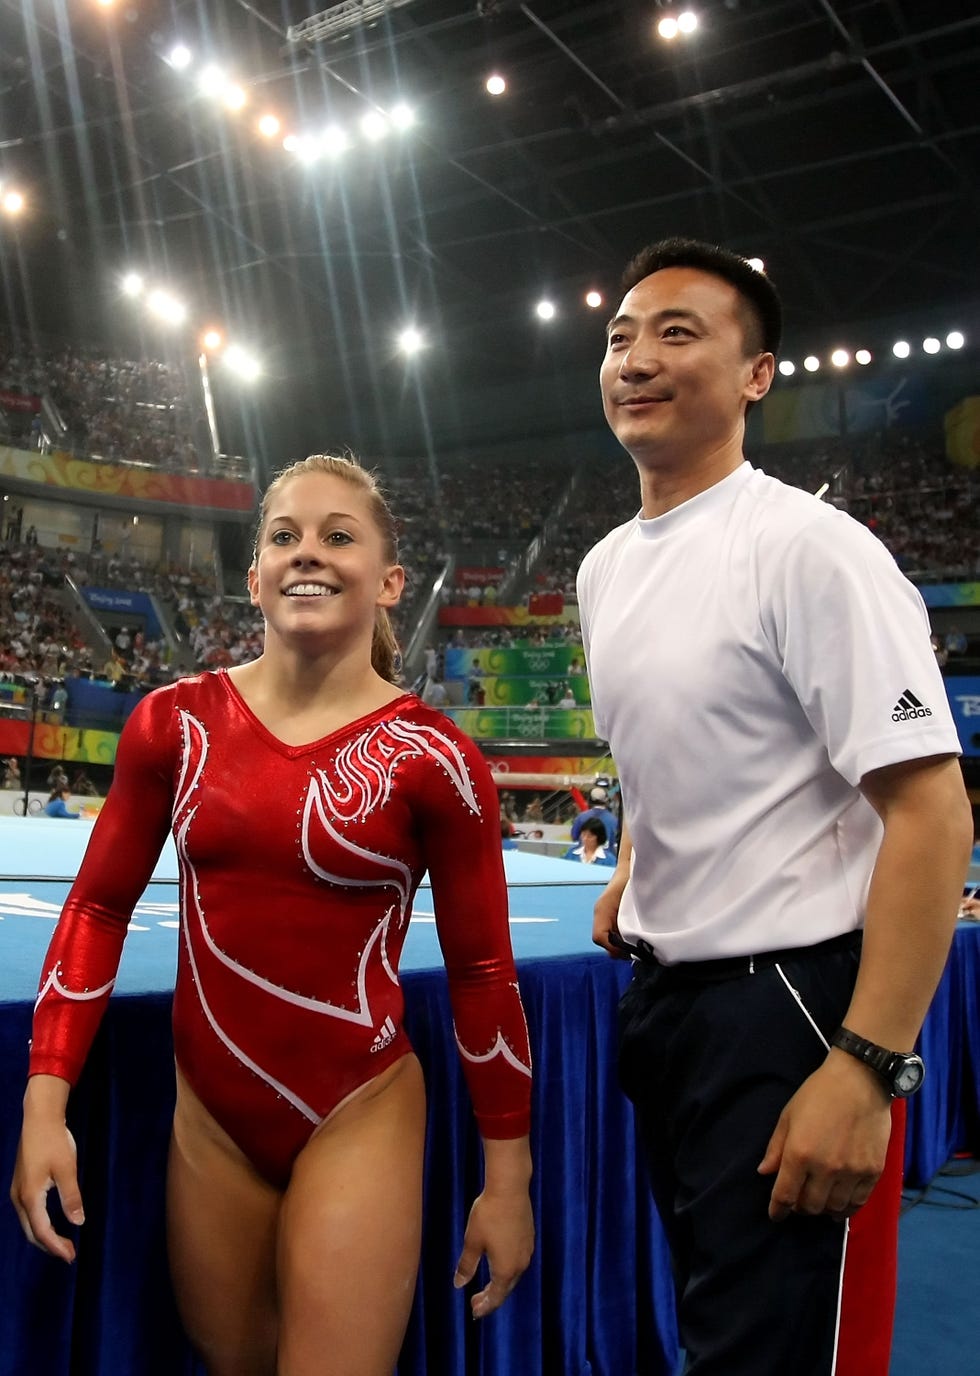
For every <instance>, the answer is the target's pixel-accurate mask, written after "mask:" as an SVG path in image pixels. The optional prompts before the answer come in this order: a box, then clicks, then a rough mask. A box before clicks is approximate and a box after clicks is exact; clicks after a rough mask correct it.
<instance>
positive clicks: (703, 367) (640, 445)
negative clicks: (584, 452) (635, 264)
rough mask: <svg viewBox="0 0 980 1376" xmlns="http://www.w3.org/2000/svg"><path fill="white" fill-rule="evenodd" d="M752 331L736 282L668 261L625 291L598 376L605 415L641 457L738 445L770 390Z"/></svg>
mask: <svg viewBox="0 0 980 1376" xmlns="http://www.w3.org/2000/svg"><path fill="white" fill-rule="evenodd" d="M755 334H756V330H755V328H754V321H753V318H752V314H751V311H750V309H749V307H748V306H747V304H746V303H745V301H744V300H743V298H742V296H741V295H740V293H739V292H738V291H737V290H736V288H735V287H734V286H732V285H731V283H729V282H726V281H725V280H724V279H723V278H720V277H716V276H714V274H712V273H708V272H704V271H702V270H701V269H698V268H685V267H671V268H664V269H662V270H661V271H659V272H655V273H652V274H651V275H650V276H649V277H645V278H644V279H643V280H642V281H641V282H638V283H637V285H636V286H635V287H634V288H633V289H632V291H629V292H627V294H626V296H625V297H624V298H623V302H622V305H621V306H620V308H619V311H618V312H617V315H616V317H615V319H614V320H612V321H611V322H610V325H609V330H608V338H607V346H606V354H605V357H604V359H603V362H602V367H601V369H600V373H599V382H600V387H601V390H602V404H603V410H604V411H605V415H606V420H607V421H608V422H609V426H610V428H611V429H612V431H613V434H614V435H615V436H616V438H617V439H618V440H619V442H620V444H621V445H622V446H623V447H624V449H626V450H627V451H628V452H629V453H630V454H631V455H632V457H633V458H634V459H635V460H636V462H637V463H638V464H640V465H641V466H642V465H644V464H645V463H649V464H651V465H653V466H656V465H658V464H663V463H670V464H671V465H673V466H677V465H683V464H684V463H685V461H687V462H698V461H700V460H701V459H703V457H704V456H705V455H706V454H710V453H712V452H714V451H716V450H722V449H725V448H726V447H731V446H736V447H737V449H738V451H739V452H740V451H741V443H742V435H743V431H744V418H745V407H746V404H747V403H748V402H751V401H758V400H760V399H761V397H763V396H764V395H765V394H766V392H767V391H768V390H769V385H770V383H771V381H772V375H773V366H774V360H773V356H772V354H770V353H764V352H762V351H761V350H759V351H755V348H754V346H755V343H756V340H755Z"/></svg>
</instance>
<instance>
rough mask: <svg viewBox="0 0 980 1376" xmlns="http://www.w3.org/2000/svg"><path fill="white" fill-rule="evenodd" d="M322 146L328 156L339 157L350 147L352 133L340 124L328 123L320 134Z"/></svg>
mask: <svg viewBox="0 0 980 1376" xmlns="http://www.w3.org/2000/svg"><path fill="white" fill-rule="evenodd" d="M320 147H321V148H322V149H323V151H324V153H326V154H327V156H328V157H330V158H336V157H339V156H340V154H341V153H346V151H347V149H348V148H349V147H350V135H349V134H348V133H347V131H346V130H345V129H341V127H340V125H339V124H328V125H327V127H326V129H324V131H323V133H322V134H321V135H320Z"/></svg>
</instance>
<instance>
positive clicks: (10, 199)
mask: <svg viewBox="0 0 980 1376" xmlns="http://www.w3.org/2000/svg"><path fill="white" fill-rule="evenodd" d="M0 205H2V206H3V209H4V214H6V215H19V214H20V213H21V211H22V210H23V209H24V207H25V206H26V205H27V201H26V199H25V197H24V196H23V194H22V193H21V192H20V191H5V192H4V193H3V200H2V201H0Z"/></svg>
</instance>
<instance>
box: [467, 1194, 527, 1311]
mask: <svg viewBox="0 0 980 1376" xmlns="http://www.w3.org/2000/svg"><path fill="white" fill-rule="evenodd" d="M533 1252H534V1217H533V1215H532V1213H531V1200H530V1197H529V1196H528V1192H527V1190H526V1189H521V1188H519V1187H518V1188H515V1189H506V1190H498V1191H492V1190H491V1188H489V1187H488V1188H487V1189H485V1190H484V1191H483V1193H482V1194H481V1195H479V1196H478V1197H477V1199H476V1200H475V1201H474V1203H473V1207H472V1209H471V1210H470V1216H469V1221H468V1222H467V1225H466V1235H465V1236H464V1238H463V1250H462V1252H461V1253H460V1258H459V1261H458V1262H457V1264H456V1276H455V1278H454V1280H453V1284H454V1285H455V1286H456V1288H457V1290H459V1289H461V1288H462V1287H463V1286H464V1285H466V1284H468V1283H469V1282H470V1281H471V1280H472V1279H473V1277H474V1276H475V1275H476V1268H477V1267H478V1266H479V1264H480V1258H481V1257H483V1256H485V1257H486V1259H487V1265H488V1267H489V1270H490V1282H489V1284H488V1285H485V1286H484V1288H483V1289H482V1290H481V1291H479V1293H478V1294H476V1295H474V1296H473V1298H472V1299H471V1300H470V1307H471V1309H472V1312H473V1317H474V1319H482V1318H485V1317H486V1315H487V1314H492V1313H493V1311H494V1310H495V1309H499V1307H500V1306H501V1305H502V1304H503V1302H504V1300H505V1299H506V1298H507V1296H508V1295H509V1294H510V1292H511V1291H512V1290H513V1288H514V1286H515V1285H516V1284H517V1282H518V1281H519V1280H520V1278H521V1276H522V1275H523V1274H524V1272H525V1271H526V1270H527V1268H528V1265H529V1264H530V1261H531V1255H532V1253H533Z"/></svg>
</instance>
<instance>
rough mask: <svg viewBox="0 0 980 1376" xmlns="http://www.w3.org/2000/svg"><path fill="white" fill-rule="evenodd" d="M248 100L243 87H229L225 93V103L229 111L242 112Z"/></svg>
mask: <svg viewBox="0 0 980 1376" xmlns="http://www.w3.org/2000/svg"><path fill="white" fill-rule="evenodd" d="M247 100H248V96H247V95H246V94H245V89H244V87H242V86H229V87H228V88H227V89H226V91H225V93H224V102H225V104H226V105H227V107H228V109H229V110H241V109H242V107H243V106H244V105H245V103H246V102H247Z"/></svg>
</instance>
